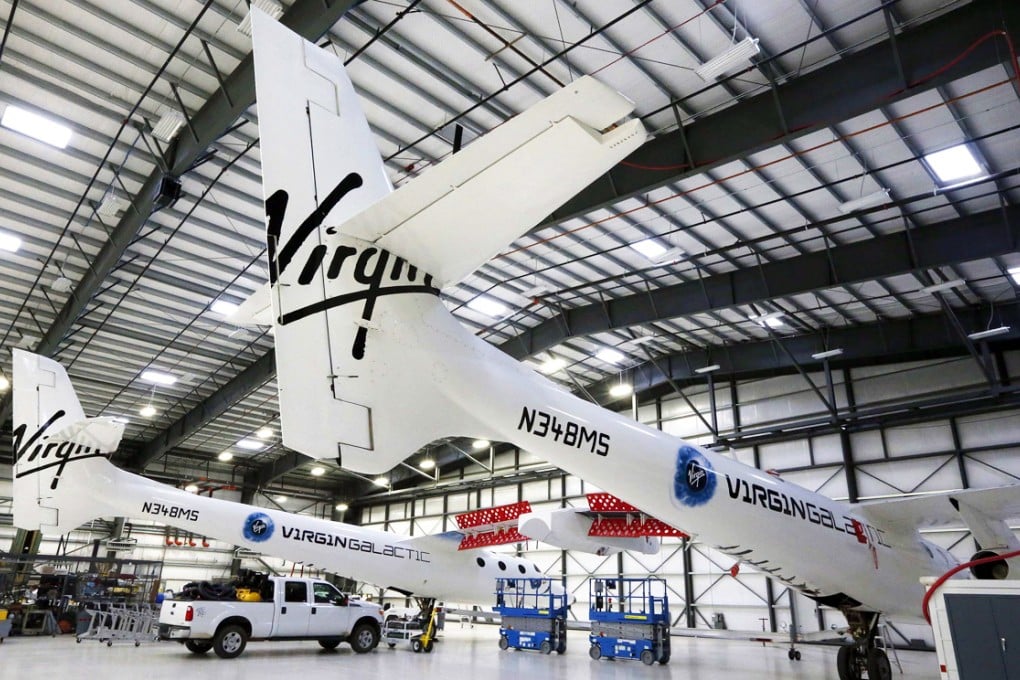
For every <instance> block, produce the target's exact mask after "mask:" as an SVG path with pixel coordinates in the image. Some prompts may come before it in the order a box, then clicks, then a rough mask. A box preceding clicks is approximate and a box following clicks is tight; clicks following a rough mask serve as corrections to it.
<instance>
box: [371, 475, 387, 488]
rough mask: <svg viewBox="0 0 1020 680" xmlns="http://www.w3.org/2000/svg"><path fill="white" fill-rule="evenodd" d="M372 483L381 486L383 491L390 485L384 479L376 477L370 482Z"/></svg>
mask: <svg viewBox="0 0 1020 680" xmlns="http://www.w3.org/2000/svg"><path fill="white" fill-rule="evenodd" d="M372 483H373V484H375V485H376V486H381V487H382V488H384V489H385V488H386V487H388V486H389V485H390V480H389V479H387V478H386V477H376V478H375V479H373V480H372Z"/></svg>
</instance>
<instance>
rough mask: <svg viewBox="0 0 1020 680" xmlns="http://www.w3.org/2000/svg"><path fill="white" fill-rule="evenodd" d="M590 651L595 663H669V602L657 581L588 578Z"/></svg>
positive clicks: (654, 579)
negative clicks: (607, 660)
mask: <svg viewBox="0 0 1020 680" xmlns="http://www.w3.org/2000/svg"><path fill="white" fill-rule="evenodd" d="M588 595H589V602H590V604H589V610H588V618H589V620H591V634H590V635H589V636H588V641H589V642H590V643H591V648H590V649H589V650H588V655H589V656H590V657H591V658H592V659H595V660H596V661H598V660H599V659H601V658H603V657H604V658H608V659H616V658H621V659H641V662H642V663H644V664H645V665H648V666H651V665H652V664H653V663H655V662H656V661H658V662H659V663H660V664H666V663H669V624H670V619H669V599H668V598H667V597H666V581H664V580H663V579H661V578H616V579H612V578H592V579H591V580H590V581H589V582H588Z"/></svg>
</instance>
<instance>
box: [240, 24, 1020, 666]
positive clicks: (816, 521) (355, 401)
mask: <svg viewBox="0 0 1020 680" xmlns="http://www.w3.org/2000/svg"><path fill="white" fill-rule="evenodd" d="M253 13H254V10H253ZM254 19H255V20H254V30H255V66H256V87H257V93H258V110H259V129H260V135H261V153H262V167H263V183H264V191H265V197H266V211H267V221H268V239H269V251H268V252H269V258H270V259H269V267H270V272H271V275H270V284H271V294H270V295H269V296H268V298H269V299H270V300H271V305H272V308H271V311H270V312H268V313H267V314H266V316H268V317H269V318H270V319H271V322H272V324H273V326H274V331H275V336H276V363H277V381H278V384H279V396H280V408H281V415H282V430H283V439H284V443H285V444H286V445H287V446H288V447H290V448H292V449H295V450H297V451H301V452H302V453H305V454H307V455H310V456H313V457H316V458H337V459H338V460H339V462H340V463H341V465H343V466H345V467H348V468H350V469H353V470H357V471H359V472H364V473H381V472H384V471H386V470H389V469H390V468H391V467H393V466H394V465H396V464H397V463H398V462H399V461H402V460H404V459H405V458H406V457H407V456H408V455H409V454H410V453H412V452H414V451H415V450H417V449H419V448H421V447H422V446H424V445H426V444H428V443H429V442H431V441H433V440H436V439H439V438H442V437H447V436H452V435H461V436H467V437H476V438H484V439H491V440H501V441H507V442H513V443H514V444H515V445H517V446H520V447H521V448H524V449H526V450H528V451H531V452H533V453H535V454H537V455H539V456H541V457H543V458H544V459H545V460H547V461H549V462H551V463H553V464H555V465H557V466H558V467H560V468H562V469H563V470H566V471H567V472H569V473H571V474H574V475H576V476H578V477H581V478H583V479H585V480H586V481H589V482H591V483H593V484H595V485H597V486H599V487H600V488H602V489H604V490H606V491H608V492H610V493H613V494H615V495H616V496H618V497H620V498H622V499H623V500H625V501H629V502H630V503H633V504H634V505H636V506H637V507H638V508H640V509H641V510H642V511H644V512H646V513H648V514H650V515H652V516H655V517H658V518H659V519H661V520H663V521H664V522H667V523H668V524H670V525H673V526H675V527H677V528H680V529H683V530H684V531H687V532H689V533H691V534H692V535H695V536H697V537H698V538H700V540H702V541H703V542H705V543H707V544H709V545H712V546H714V547H716V548H717V549H718V550H720V551H722V552H723V553H726V554H728V555H731V556H733V557H735V558H737V559H739V560H740V561H741V562H743V563H746V564H748V565H751V566H753V567H755V568H756V569H758V570H760V571H763V572H765V573H768V574H769V575H771V576H772V577H773V578H776V579H779V580H780V581H782V582H784V583H786V584H789V585H790V586H791V587H793V588H795V589H796V590H798V591H800V592H802V593H804V594H806V595H807V596H808V597H811V598H813V599H814V600H816V601H817V602H819V603H821V604H827V605H831V606H833V607H836V608H838V609H839V610H841V611H842V612H843V613H844V614H845V615H846V617H847V620H848V622H849V624H850V630H851V632H852V634H853V637H854V642H853V643H852V644H850V645H847V646H845V647H843V648H841V649H840V651H839V655H838V658H837V662H838V669H839V674H840V677H841V678H843V679H844V680H845V679H847V678H860V677H862V676H863V675H864V674H865V673H867V674H868V676H869V677H871V678H888V677H890V675H891V670H890V666H889V661H888V659H887V658H886V655H885V653H884V652H883V651H882V650H881V649H878V648H876V646H875V643H874V638H875V631H876V625H877V623H878V620H879V617H880V615H883V614H884V615H888V616H890V617H896V618H898V619H910V620H919V619H920V602H921V598H922V595H923V590H922V586H921V585H920V584H919V582H918V579H919V578H920V577H921V576H923V575H935V574H940V573H942V572H944V571H946V570H947V569H949V568H950V567H952V566H954V565H956V564H957V561H956V560H955V559H954V558H953V557H952V556H951V555H950V554H949V553H948V552H947V551H946V550H943V549H942V548H940V547H939V546H937V545H935V544H933V543H931V542H930V541H927V540H925V539H924V538H923V537H922V536H921V535H920V534H919V533H918V530H917V529H918V527H919V526H922V525H923V524H925V523H932V522H940V521H946V522H948V521H956V522H959V521H962V523H965V524H966V525H967V526H968V527H969V528H970V529H971V531H972V532H973V534H974V536H975V538H976V539H977V540H978V541H979V542H980V544H981V546H982V547H983V549H984V552H985V553H986V554H989V555H992V554H997V553H1001V552H1002V551H1005V550H1012V549H1016V548H1018V547H1020V543H1018V541H1017V539H1016V538H1015V537H1014V535H1013V534H1012V532H1011V531H1010V530H1009V528H1008V526H1007V525H1006V523H1005V522H1004V521H1003V520H1004V519H1007V518H1011V517H1016V516H1020V491H1018V488H1017V487H1006V488H999V489H990V490H977V491H974V490H970V491H960V492H953V493H945V494H937V495H931V496H925V497H923V498H910V499H902V500H892V501H889V502H873V503H859V504H848V503H843V502H837V501H835V500H832V499H830V498H827V497H825V496H822V495H819V494H817V493H813V492H811V491H809V490H807V489H804V488H801V487H799V486H796V485H794V484H791V483H789V482H786V481H783V480H782V479H779V478H777V477H775V476H772V475H769V474H765V473H763V472H762V471H760V470H757V469H755V468H752V467H748V466H746V465H742V464H740V463H738V462H736V461H735V460H733V459H731V458H729V457H726V456H724V455H720V454H718V453H713V452H711V451H708V450H706V449H703V448H701V447H699V446H695V445H693V444H690V443H688V442H685V441H683V440H682V439H679V438H677V437H674V436H671V435H669V434H666V433H663V432H660V431H658V430H655V429H653V428H650V427H646V426H644V425H641V424H640V423H636V422H634V421H633V420H631V419H629V418H627V417H625V416H623V415H620V414H616V413H612V412H608V411H606V410H604V409H602V408H600V407H599V406H597V405H595V404H592V403H589V402H586V401H582V400H581V399H578V398H576V397H574V396H572V395H570V394H567V393H566V392H565V391H564V390H562V389H561V388H559V387H558V386H556V385H554V384H553V383H552V382H551V381H549V380H546V379H545V378H543V377H542V376H539V375H538V374H536V373H535V372H533V371H531V370H530V369H529V368H528V367H526V366H525V365H523V364H521V363H518V362H517V361H514V360H513V359H511V358H510V357H508V356H507V355H505V354H503V353H502V352H500V351H499V350H498V349H496V348H495V347H493V346H491V345H489V344H487V343H485V342H483V341H481V340H480V339H478V338H476V337H474V336H473V335H472V334H471V333H469V332H468V331H467V330H465V328H464V327H463V326H461V324H460V323H459V322H458V321H457V320H456V319H455V318H454V317H453V315H452V314H450V313H449V311H448V310H447V309H446V308H445V307H444V305H443V303H442V301H441V300H440V297H439V292H440V289H442V288H443V287H444V286H448V285H451V284H454V283H456V282H458V281H459V280H460V279H462V278H463V277H465V276H466V275H468V274H470V273H471V272H472V271H474V270H475V269H476V268H477V267H479V266H481V265H482V264H484V263H485V262H486V261H487V260H489V259H490V258H491V257H493V256H494V255H495V254H497V253H498V252H499V250H500V249H501V248H504V247H506V246H507V244H509V243H510V242H512V241H513V240H514V239H516V238H517V237H519V236H521V235H522V234H524V233H526V232H527V231H528V230H529V229H530V228H531V227H533V226H534V225H535V224H536V223H538V222H539V221H540V220H541V219H542V218H543V217H544V216H545V215H547V214H549V213H550V212H552V210H553V209H555V208H556V207H557V206H558V205H560V204H561V203H562V202H563V201H565V200H566V199H567V198H569V197H570V196H572V195H573V194H575V193H577V192H578V191H580V190H581V189H582V188H583V187H585V186H586V185H588V184H589V183H590V182H592V181H593V180H595V179H596V178H597V177H599V176H600V175H601V174H602V173H604V172H605V171H606V170H608V169H609V168H611V167H612V166H613V165H614V164H615V163H616V162H618V161H619V160H620V159H621V158H623V157H624V156H626V155H627V154H628V153H630V152H631V151H632V150H634V149H635V148H637V147H638V146H639V145H640V144H641V143H642V141H643V140H644V138H645V132H644V130H643V129H642V127H641V124H640V122H638V121H636V120H630V121H625V120H624V119H625V118H626V117H627V115H628V114H629V113H630V112H631V111H632V109H633V104H631V103H630V102H629V101H628V100H627V99H625V98H624V97H622V96H621V95H619V94H617V93H615V92H613V91H611V90H610V89H609V88H607V87H605V86H604V85H602V84H600V83H599V82H597V81H595V80H594V79H592V78H590V77H584V78H579V79H578V80H576V81H575V82H573V83H571V84H570V85H568V86H567V87H565V88H564V89H563V90H561V91H559V92H557V93H555V94H553V95H551V96H550V97H549V98H547V99H546V100H544V101H542V102H540V103H538V104H537V105H535V106H534V107H532V108H531V109H529V110H528V111H526V112H524V113H522V114H520V115H518V116H516V117H515V118H513V119H511V120H509V121H507V122H506V123H504V124H503V125H501V126H499V127H498V128H496V129H495V130H493V131H492V132H490V133H489V134H487V135H485V136H484V137H481V138H479V139H477V140H475V141H474V142H473V143H471V144H470V145H468V146H467V147H466V148H464V149H463V150H461V151H460V152H459V153H457V154H455V155H453V156H451V157H450V158H448V159H447V160H445V161H443V162H442V163H441V164H439V165H438V166H436V167H434V168H432V169H430V170H428V171H427V172H425V173H424V174H423V175H421V176H420V177H416V178H414V179H413V180H411V181H409V182H408V183H407V184H405V185H403V186H401V187H400V188H399V189H397V190H395V191H392V190H391V187H390V185H389V182H388V181H387V179H386V175H385V174H384V171H383V166H382V163H381V161H380V158H379V154H378V151H377V150H376V149H375V148H374V147H373V145H372V136H371V134H370V132H369V129H368V126H367V123H366V122H365V118H364V116H363V114H362V113H361V112H360V110H359V107H358V101H357V97H356V95H355V94H354V92H353V90H352V87H351V83H350V81H349V80H348V78H347V77H346V75H345V74H344V71H343V68H342V65H341V64H340V62H339V60H338V59H336V58H334V57H333V56H332V55H330V54H327V53H325V52H323V51H322V50H319V49H317V48H315V46H313V45H311V44H310V43H307V42H304V41H302V40H301V39H300V38H299V37H297V36H295V35H293V34H292V33H290V32H289V31H287V30H286V29H284V28H283V27H281V26H279V25H278V24H276V23H275V22H273V21H271V20H269V19H268V18H267V17H265V16H264V15H258V14H257V13H256V16H255V18H254ZM267 304H268V303H267V301H266V298H265V297H263V298H262V300H261V301H260V300H258V299H254V298H253V300H251V301H249V303H246V305H245V307H246V309H247V310H248V311H249V312H254V311H255V310H257V309H259V308H265V307H267ZM263 318H265V317H263ZM1007 571H1008V568H1007V566H1006V563H1005V562H1004V561H1002V562H1001V563H999V564H997V565H995V568H991V569H986V570H982V571H980V572H979V573H977V574H976V575H977V576H996V577H1001V576H1002V575H1004V573H1005V572H1007Z"/></svg>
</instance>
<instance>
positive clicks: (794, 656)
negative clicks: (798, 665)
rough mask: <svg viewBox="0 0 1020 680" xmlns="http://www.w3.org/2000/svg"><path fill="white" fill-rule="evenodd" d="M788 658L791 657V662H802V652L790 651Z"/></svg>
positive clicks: (787, 653) (787, 654) (797, 650)
mask: <svg viewBox="0 0 1020 680" xmlns="http://www.w3.org/2000/svg"><path fill="white" fill-rule="evenodd" d="M786 656H788V657H790V661H800V650H799V649H790V650H788V651H787V652H786Z"/></svg>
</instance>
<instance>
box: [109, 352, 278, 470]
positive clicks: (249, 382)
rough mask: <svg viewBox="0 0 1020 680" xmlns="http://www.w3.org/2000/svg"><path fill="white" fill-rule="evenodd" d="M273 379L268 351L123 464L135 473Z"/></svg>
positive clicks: (272, 358)
mask: <svg viewBox="0 0 1020 680" xmlns="http://www.w3.org/2000/svg"><path fill="white" fill-rule="evenodd" d="M275 376H276V355H275V354H274V353H273V352H269V353H268V354H266V355H264V356H262V357H261V358H260V359H259V360H258V361H256V362H255V363H254V364H252V365H251V366H249V367H248V368H246V369H244V370H243V371H241V372H240V373H238V374H237V375H236V376H234V377H233V378H232V379H231V380H230V381H229V382H227V383H226V384H225V385H223V386H222V387H220V388H219V389H218V390H216V391H215V392H213V393H212V394H211V395H210V396H209V397H207V398H206V399H204V400H202V402H201V403H200V404H198V405H197V406H195V407H194V408H193V409H191V410H190V411H188V412H187V413H185V414H184V415H183V416H181V417H180V418H178V419H177V420H176V421H175V422H174V423H173V424H172V425H170V427H168V428H166V429H165V430H163V431H162V432H160V433H159V434H158V435H156V436H155V437H154V438H153V439H150V440H149V441H147V442H145V444H143V445H142V447H141V448H140V449H139V450H138V452H137V453H135V455H134V456H132V458H131V459H130V460H129V461H127V465H129V466H130V467H132V468H134V469H135V470H144V469H145V466H146V465H148V464H149V463H151V462H153V461H154V460H156V459H157V458H159V457H160V456H162V455H163V454H164V453H166V452H167V451H169V450H170V449H172V448H174V447H175V446H177V445H178V444H180V443H181V442H183V441H185V440H186V439H187V438H188V437H190V436H191V435H193V434H194V433H196V432H198V431H199V430H201V429H202V428H203V427H205V426H206V425H208V424H209V423H211V422H212V421H213V420H215V419H216V418H218V417H219V416H221V415H223V414H224V413H225V412H226V411H227V410H228V409H229V408H230V407H231V406H233V405H234V404H236V403H237V402H239V401H241V399H243V398H244V397H245V396H247V395H248V394H249V393H251V392H253V391H254V390H256V389H258V388H259V387H262V385H264V384H265V383H266V382H267V381H269V380H272V379H273V378H274V377H275Z"/></svg>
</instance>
